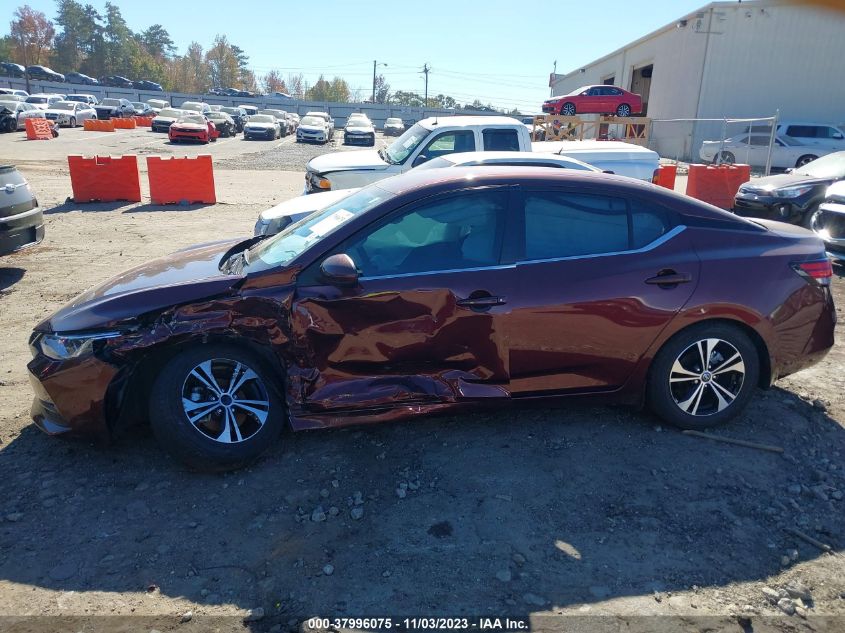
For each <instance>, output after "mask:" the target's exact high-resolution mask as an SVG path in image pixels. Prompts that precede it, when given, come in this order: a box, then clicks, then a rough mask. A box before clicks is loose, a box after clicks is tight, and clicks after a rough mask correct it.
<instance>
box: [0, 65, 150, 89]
mask: <svg viewBox="0 0 845 633" xmlns="http://www.w3.org/2000/svg"><path fill="white" fill-rule="evenodd" d="M0 76H5V77H20V78H23V77H28V78H29V79H40V80H43V81H56V82H59V83H74V84H81V85H85V86H110V87H113V88H135V89H136V90H148V91H154V92H161V91H163V90H164V88H162V86H161V84H159V83H156V82H155V81H150V80H149V79H141V80H136V81H133V80H131V79H128V78H127V77H123V76H121V75H108V76H106V77H101V78H100V79H95V78H94V77H90V76H88V75H86V74H84V73H81V72H75V71H74V72H69V73H65V74H62V73H58V72H56V71H55V70H52V69H51V68H48V67H47V66H42V65H32V66H27V67H24V66H21V65H20V64H15V63H12V62H0Z"/></svg>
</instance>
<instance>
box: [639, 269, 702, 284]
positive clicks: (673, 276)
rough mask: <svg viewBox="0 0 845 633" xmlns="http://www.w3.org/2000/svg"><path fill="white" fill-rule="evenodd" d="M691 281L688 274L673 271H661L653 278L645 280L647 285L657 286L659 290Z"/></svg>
mask: <svg viewBox="0 0 845 633" xmlns="http://www.w3.org/2000/svg"><path fill="white" fill-rule="evenodd" d="M691 281H692V275H691V274H689V273H676V272H675V271H674V270H661V271H660V272H659V273H657V274H656V275H655V276H654V277H649V278H648V279H646V280H645V282H646V283H647V284H652V285H657V286H660V287H661V288H671V287H673V286H677V285H678V284H686V283H689V282H691Z"/></svg>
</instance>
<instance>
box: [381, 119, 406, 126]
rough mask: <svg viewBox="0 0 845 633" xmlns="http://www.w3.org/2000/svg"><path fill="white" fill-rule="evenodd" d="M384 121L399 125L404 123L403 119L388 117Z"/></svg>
mask: <svg viewBox="0 0 845 633" xmlns="http://www.w3.org/2000/svg"><path fill="white" fill-rule="evenodd" d="M384 123H385V125H387V124H390V125H397V124H401V123H402V119H387V120H386V121H385V122H384Z"/></svg>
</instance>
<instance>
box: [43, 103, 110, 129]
mask: <svg viewBox="0 0 845 633" xmlns="http://www.w3.org/2000/svg"><path fill="white" fill-rule="evenodd" d="M44 117H45V118H47V119H49V120H50V121H55V122H56V125H59V126H65V127H76V126H77V125H80V124H83V123H84V121H87V120H89V119H90V120H94V119H96V118H97V112H96V110H94V108H93V107H91V106H90V105H88V104H87V103H79V102H78V101H57V102H56V103H54V104H53V105H51V106H50V107H49V108H47V109H46V110H45V111H44Z"/></svg>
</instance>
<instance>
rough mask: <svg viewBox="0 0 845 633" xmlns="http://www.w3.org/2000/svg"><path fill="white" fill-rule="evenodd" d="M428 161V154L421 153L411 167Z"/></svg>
mask: <svg viewBox="0 0 845 633" xmlns="http://www.w3.org/2000/svg"><path fill="white" fill-rule="evenodd" d="M426 162H428V156H426V155H425V154H420V155H419V156H417V157H416V158H415V159H414V162H413V164H412V165H411V167H416V166H417V165H422V164H423V163H426Z"/></svg>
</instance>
